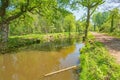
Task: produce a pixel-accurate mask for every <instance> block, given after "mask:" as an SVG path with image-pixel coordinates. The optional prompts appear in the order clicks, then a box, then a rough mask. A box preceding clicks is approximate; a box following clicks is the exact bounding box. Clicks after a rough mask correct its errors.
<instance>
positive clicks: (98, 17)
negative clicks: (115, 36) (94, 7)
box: [92, 8, 120, 32]
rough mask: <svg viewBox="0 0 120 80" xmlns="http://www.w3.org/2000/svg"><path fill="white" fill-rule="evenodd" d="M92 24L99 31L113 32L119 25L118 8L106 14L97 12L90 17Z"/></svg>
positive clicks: (119, 14)
mask: <svg viewBox="0 0 120 80" xmlns="http://www.w3.org/2000/svg"><path fill="white" fill-rule="evenodd" d="M92 22H93V24H94V25H96V27H98V29H99V31H107V32H114V30H116V29H117V28H118V27H119V24H120V13H119V9H118V8H114V9H112V10H109V11H106V12H97V13H95V14H94V15H93V16H92Z"/></svg>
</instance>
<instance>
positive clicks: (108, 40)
mask: <svg viewBox="0 0 120 80" xmlns="http://www.w3.org/2000/svg"><path fill="white" fill-rule="evenodd" d="M92 34H93V35H94V36H95V37H96V40H98V41H100V42H102V43H104V44H105V46H106V47H107V48H108V50H109V52H110V53H111V55H113V56H114V57H115V58H116V59H117V61H118V62H119V63H120V38H114V37H111V36H107V35H105V34H102V33H96V32H92Z"/></svg>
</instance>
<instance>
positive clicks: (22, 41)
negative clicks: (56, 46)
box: [0, 32, 79, 53]
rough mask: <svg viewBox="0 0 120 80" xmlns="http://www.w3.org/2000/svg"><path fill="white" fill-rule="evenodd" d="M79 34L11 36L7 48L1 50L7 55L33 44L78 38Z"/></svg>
mask: <svg viewBox="0 0 120 80" xmlns="http://www.w3.org/2000/svg"><path fill="white" fill-rule="evenodd" d="M78 36H79V35H78V33H76V32H72V33H71V34H70V36H69V33H67V32H66V33H51V34H29V35H22V36H10V37H9V40H8V43H7V48H6V49H4V50H1V51H0V53H6V52H11V51H14V50H15V49H17V48H19V47H23V46H28V45H31V44H40V43H46V42H53V41H57V40H64V39H66V38H76V37H78Z"/></svg>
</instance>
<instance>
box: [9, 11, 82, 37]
mask: <svg viewBox="0 0 120 80" xmlns="http://www.w3.org/2000/svg"><path fill="white" fill-rule="evenodd" d="M50 11H51V10H49V11H48V12H49V13H47V14H46V15H43V16H40V15H35V14H30V13H29V15H27V16H25V17H24V18H22V19H17V20H14V21H13V22H12V23H11V24H10V32H9V34H10V35H23V34H32V33H34V34H46V33H60V32H80V31H82V28H81V27H82V23H81V21H76V20H75V16H74V15H73V14H72V13H71V12H69V11H67V10H65V9H59V10H56V11H51V12H50Z"/></svg>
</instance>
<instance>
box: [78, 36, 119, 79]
mask: <svg viewBox="0 0 120 80" xmlns="http://www.w3.org/2000/svg"><path fill="white" fill-rule="evenodd" d="M80 68H81V71H80V80H95V79H96V80H119V79H120V65H118V64H117V62H116V61H115V59H114V58H113V57H112V56H111V55H110V54H109V52H108V50H107V49H106V48H105V45H104V44H102V43H101V42H98V41H95V39H94V37H93V36H92V35H90V41H89V42H87V43H86V45H85V47H84V48H83V49H82V50H81V55H80Z"/></svg>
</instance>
